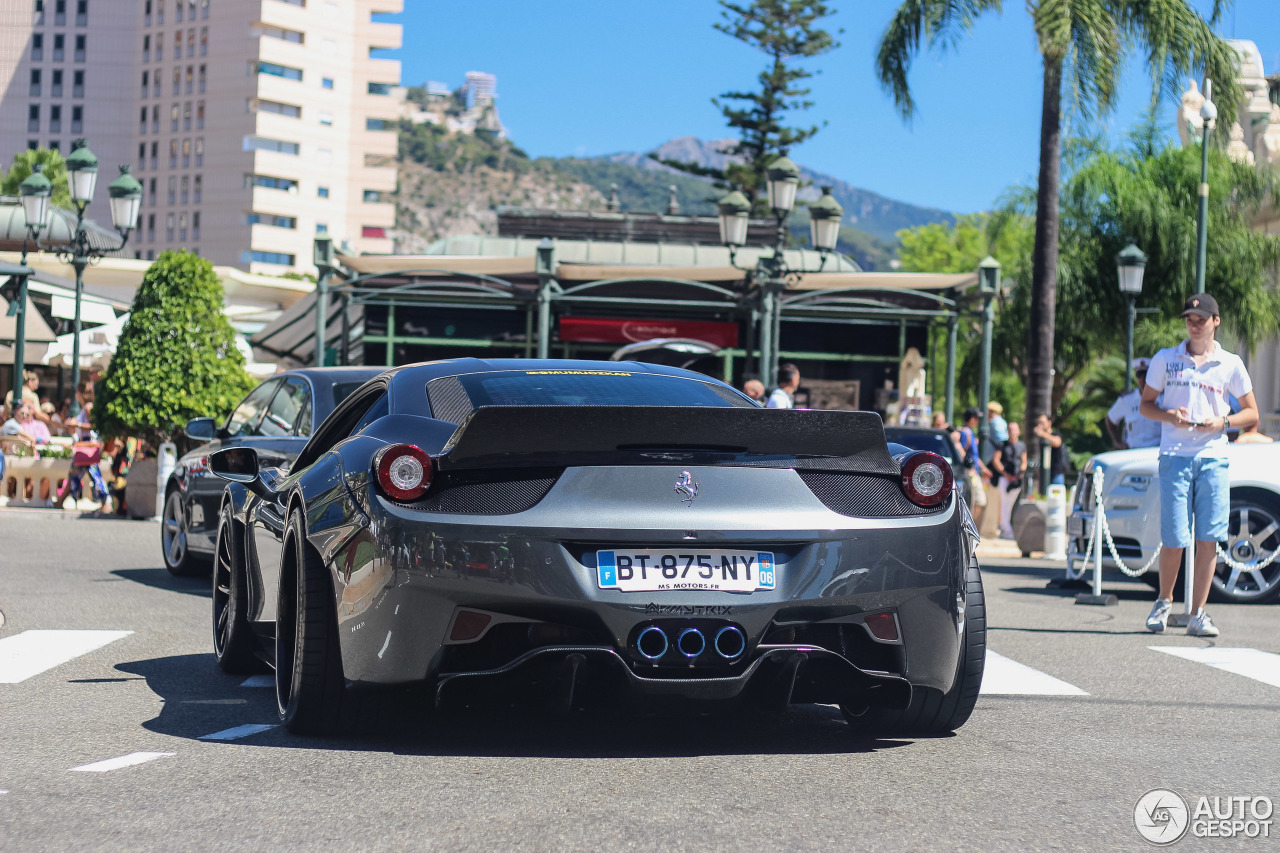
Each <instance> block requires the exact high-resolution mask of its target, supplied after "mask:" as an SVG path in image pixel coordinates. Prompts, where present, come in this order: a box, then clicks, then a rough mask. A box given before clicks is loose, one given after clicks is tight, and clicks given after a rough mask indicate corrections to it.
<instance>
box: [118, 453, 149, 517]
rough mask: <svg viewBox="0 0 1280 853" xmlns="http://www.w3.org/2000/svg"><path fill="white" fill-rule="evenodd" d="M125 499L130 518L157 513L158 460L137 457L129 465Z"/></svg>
mask: <svg viewBox="0 0 1280 853" xmlns="http://www.w3.org/2000/svg"><path fill="white" fill-rule="evenodd" d="M127 480H128V483H127V485H126V486H125V490H124V500H125V503H126V504H128V506H129V517H130V518H151V517H152V516H154V515H155V514H156V460H154V459H135V460H134V462H133V464H132V465H130V466H129V476H128V478H127Z"/></svg>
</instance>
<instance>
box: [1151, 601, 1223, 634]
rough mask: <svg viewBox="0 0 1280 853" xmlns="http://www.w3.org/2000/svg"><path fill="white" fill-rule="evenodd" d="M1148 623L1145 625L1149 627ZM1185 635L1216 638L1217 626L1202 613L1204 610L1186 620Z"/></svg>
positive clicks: (1206, 614) (1207, 615)
mask: <svg viewBox="0 0 1280 853" xmlns="http://www.w3.org/2000/svg"><path fill="white" fill-rule="evenodd" d="M1150 624H1151V623H1150V621H1148V622H1147V625H1148V626H1150ZM1187 635H1188V636H1191V637H1216V636H1218V626H1216V625H1214V624H1213V620H1212V619H1210V618H1209V614H1208V613H1205V612H1204V608H1203V607H1202V608H1200V609H1199V610H1198V611H1196V615H1194V616H1192V617H1191V618H1190V619H1189V620H1187Z"/></svg>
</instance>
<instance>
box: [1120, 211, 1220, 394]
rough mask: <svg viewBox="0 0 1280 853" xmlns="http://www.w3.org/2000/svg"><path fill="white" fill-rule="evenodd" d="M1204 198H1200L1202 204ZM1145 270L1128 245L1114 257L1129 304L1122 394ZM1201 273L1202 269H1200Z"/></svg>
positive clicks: (1128, 383)
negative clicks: (1136, 305) (1136, 306)
mask: <svg viewBox="0 0 1280 853" xmlns="http://www.w3.org/2000/svg"><path fill="white" fill-rule="evenodd" d="M1203 200H1204V198H1203V196H1202V197H1201V201H1202V202H1203ZM1146 269H1147V256H1146V255H1144V254H1143V253H1142V250H1141V249H1139V248H1138V247H1137V246H1135V245H1133V244H1132V243H1130V244H1129V245H1127V246H1125V247H1124V248H1123V249H1121V250H1120V253H1119V254H1118V255H1116V277H1117V279H1119V281H1120V292H1121V293H1123V294H1124V295H1125V300H1126V301H1127V302H1128V303H1129V306H1128V311H1126V312H1125V318H1126V321H1125V336H1124V392H1125V393H1126V394H1128V393H1129V391H1130V389H1132V388H1133V322H1134V318H1135V317H1136V315H1137V309H1136V308H1135V307H1134V302H1135V300H1137V298H1138V294H1139V293H1141V292H1142V276H1143V274H1144V273H1145V272H1146ZM1201 272H1203V268H1201Z"/></svg>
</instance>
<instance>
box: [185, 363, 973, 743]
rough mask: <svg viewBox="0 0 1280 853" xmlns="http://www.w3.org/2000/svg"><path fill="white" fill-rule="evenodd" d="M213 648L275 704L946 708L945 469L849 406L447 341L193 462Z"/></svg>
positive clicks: (954, 530)
mask: <svg viewBox="0 0 1280 853" xmlns="http://www.w3.org/2000/svg"><path fill="white" fill-rule="evenodd" d="M210 467H211V469H212V470H213V472H214V473H216V474H217V475H218V476H220V477H222V478H224V479H226V480H229V481H231V483H230V485H229V486H228V487H227V489H226V492H225V493H224V495H223V499H222V505H221V511H220V519H221V520H220V524H219V526H218V536H217V551H216V563H215V568H214V580H213V634H214V644H215V649H216V652H217V657H218V661H219V663H220V665H221V666H222V668H223V669H224V670H227V671H229V672H244V671H248V670H252V669H253V668H255V667H259V666H262V665H264V664H265V665H268V666H270V667H271V668H272V669H274V671H275V686H276V697H277V704H278V711H279V714H280V718H281V721H282V722H283V723H284V724H285V725H287V726H288V728H289V729H291V730H293V731H297V732H307V733H326V732H331V731H334V730H335V729H336V728H338V727H339V726H340V725H341V723H342V720H343V714H342V706H343V704H344V697H345V696H346V694H347V693H348V692H349V691H351V690H353V689H356V688H361V687H366V686H370V685H393V684H407V683H414V682H420V683H425V684H427V685H429V686H430V688H431V691H432V694H431V695H433V697H434V700H435V701H436V702H437V703H439V704H445V705H448V704H449V703H451V702H466V703H471V704H474V703H476V702H493V703H499V704H504V703H511V702H515V701H519V700H528V701H532V702H537V703H541V704H543V705H546V706H549V707H551V708H557V709H561V710H569V709H573V708H577V707H581V706H592V705H594V704H596V703H608V702H625V703H627V704H628V705H629V706H632V707H650V708H653V709H655V710H658V711H661V712H664V713H671V712H673V711H675V712H677V713H686V712H697V711H698V710H699V709H706V708H711V707H714V706H716V705H731V706H735V707H738V706H745V705H764V706H771V707H773V708H784V707H785V706H786V705H788V704H789V703H804V702H821V703H829V704H837V705H839V707H840V708H841V709H842V710H843V712H844V714H845V716H846V717H847V719H848V720H849V722H850V723H851V724H853V725H854V726H857V727H861V728H865V729H867V730H871V731H877V732H879V731H888V730H893V731H903V732H906V731H911V732H918V733H938V732H947V731H951V730H954V729H955V728H957V727H959V726H960V725H962V724H963V723H964V722H965V721H966V720H967V719H968V717H969V715H970V712H971V711H972V710H973V707H974V703H975V701H976V699H977V695H978V689H979V686H980V682H981V680H982V669H983V661H984V656H985V647H986V620H985V608H984V603H983V592H982V581H981V578H980V575H979V570H978V565H977V562H976V559H975V556H974V550H975V547H976V543H977V534H976V530H975V528H974V525H973V522H972V519H971V518H970V516H969V514H968V511H967V509H966V508H965V506H964V503H963V501H961V500H959V499H958V497H957V495H956V492H955V489H954V482H953V479H952V474H951V468H950V466H949V465H948V464H947V462H946V461H945V460H943V459H942V458H940V457H938V456H936V455H934V454H932V453H928V452H920V451H912V450H909V449H907V448H905V447H902V446H899V445H894V444H888V443H887V442H886V441H885V435H884V430H883V428H882V426H881V423H880V418H879V417H878V416H877V415H875V414H873V413H868V412H840V411H794V410H775V409H763V408H760V407H759V405H758V404H756V403H755V402H753V401H752V400H750V399H748V398H747V397H745V396H743V395H742V394H740V393H738V392H737V391H735V390H734V389H733V388H731V387H730V386H728V385H725V384H723V383H721V382H717V381H715V380H713V379H710V378H708V377H706V376H703V375H700V374H697V373H692V372H689V371H685V370H679V369H676V368H668V367H660V366H655V365H649V364H637V363H628V362H590V361H565V360H556V361H536V360H516V359H512V360H479V359H459V360H453V361H441V362H433V363H428V364H417V365H410V366H406V367H400V368H395V369H390V370H387V371H386V372H385V373H382V374H381V375H379V376H377V377H376V378H374V379H372V380H370V381H368V382H367V383H365V384H364V385H363V386H362V387H360V388H359V389H357V390H356V391H354V392H352V393H351V394H350V395H349V396H348V397H347V398H346V399H345V400H344V401H343V402H342V403H341V404H340V405H339V406H338V407H337V408H336V409H335V410H334V411H333V413H332V414H331V415H330V416H329V417H328V418H327V419H326V420H325V421H324V423H323V424H321V425H320V426H319V427H318V428H317V429H315V431H314V432H313V434H312V436H311V438H310V440H309V441H308V442H307V445H306V447H305V448H303V449H302V451H301V453H300V454H299V456H298V457H297V459H296V460H295V461H294V463H293V465H292V467H291V468H290V469H289V470H288V471H287V472H284V471H281V470H278V469H274V468H266V467H263V466H262V464H261V460H260V459H259V458H258V456H257V454H256V451H255V450H254V449H253V448H251V447H234V448H228V449H225V450H222V451H219V452H217V453H215V454H213V455H212V456H211V458H210Z"/></svg>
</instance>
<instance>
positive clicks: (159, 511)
mask: <svg viewBox="0 0 1280 853" xmlns="http://www.w3.org/2000/svg"><path fill="white" fill-rule="evenodd" d="M177 465H178V448H177V445H175V444H174V443H173V442H172V441H166V442H165V443H164V444H162V445H160V447H159V448H157V450H156V516H157V517H159V516H163V515H164V487H165V486H166V485H167V484H168V483H169V475H170V474H172V473H173V469H174V468H176V467H177Z"/></svg>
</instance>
